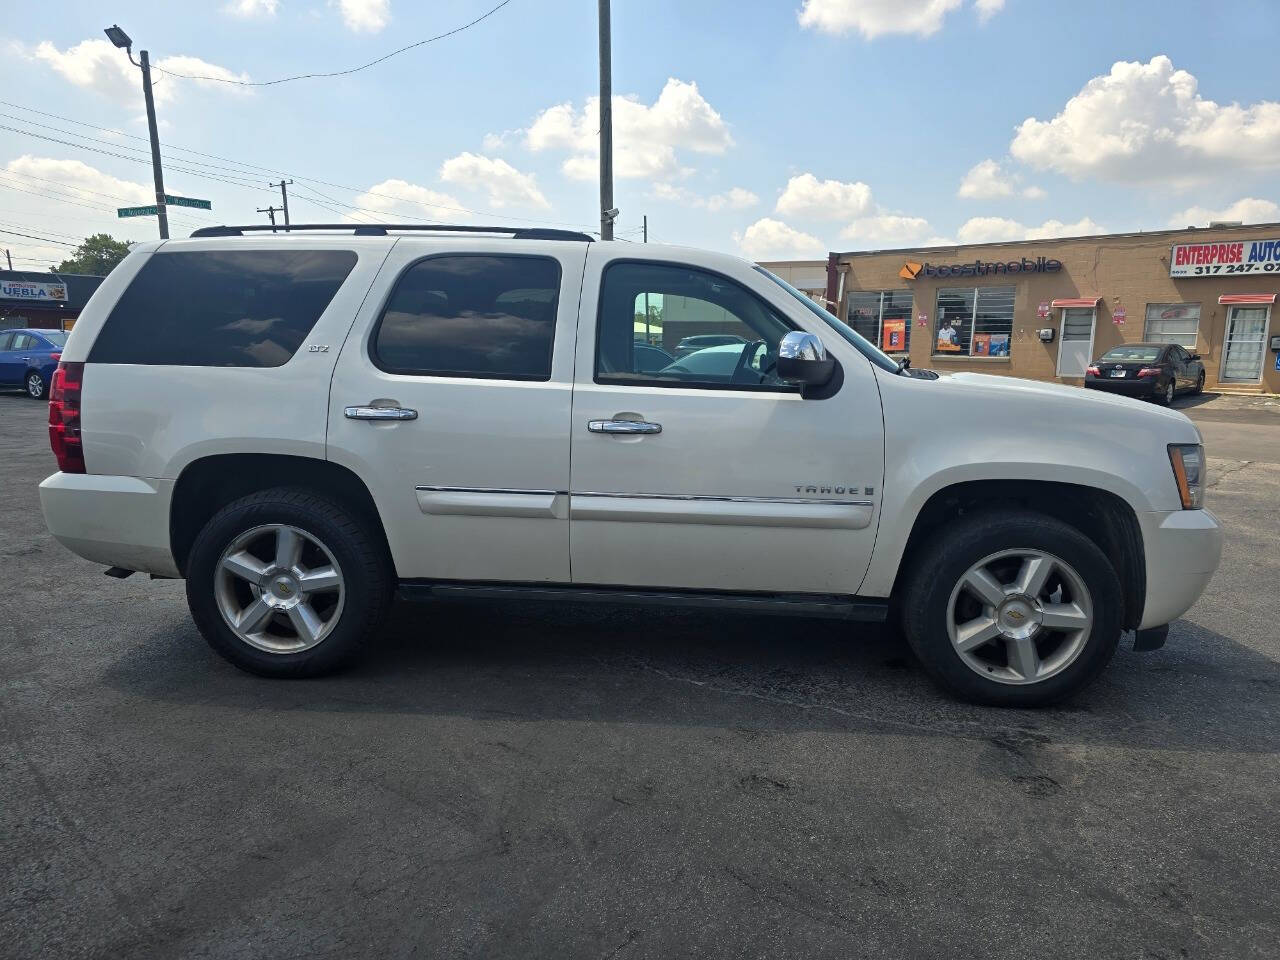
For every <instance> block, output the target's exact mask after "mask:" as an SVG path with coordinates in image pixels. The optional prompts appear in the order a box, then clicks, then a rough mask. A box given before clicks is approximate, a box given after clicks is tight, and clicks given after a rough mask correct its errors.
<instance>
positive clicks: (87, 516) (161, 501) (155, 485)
mask: <svg viewBox="0 0 1280 960" xmlns="http://www.w3.org/2000/svg"><path fill="white" fill-rule="evenodd" d="M173 483H174V482H173V481H172V480H149V479H144V478H140V477H114V476H106V475H102V474H92V473H55V474H53V475H51V476H49V477H47V478H46V479H45V481H44V482H43V483H42V484H40V508H41V509H42V510H43V511H44V522H45V524H46V525H47V526H48V527H49V532H50V533H52V534H53V535H54V537H55V538H56V539H57V540H58V542H59V543H61V544H62V545H63V546H64V547H66V548H67V549H68V550H70V551H71V552H72V553H76V554H79V555H80V556H82V557H84V558H85V559H86V560H92V561H93V562H94V563H101V564H104V565H106V566H112V567H124V568H125V569H126V570H140V571H142V572H144V573H155V574H159V575H161V576H166V577H176V576H178V575H179V574H178V565H177V564H176V563H174V560H173V552H172V550H171V549H170V547H169V502H170V500H171V499H172V497H173Z"/></svg>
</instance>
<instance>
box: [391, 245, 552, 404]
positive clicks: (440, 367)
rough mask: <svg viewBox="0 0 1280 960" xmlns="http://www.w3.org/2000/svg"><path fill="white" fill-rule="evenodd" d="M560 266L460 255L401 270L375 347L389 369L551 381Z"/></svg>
mask: <svg viewBox="0 0 1280 960" xmlns="http://www.w3.org/2000/svg"><path fill="white" fill-rule="evenodd" d="M559 294H560V264H559V262H558V261H556V260H553V259H551V258H550V257H522V256H495V257H490V256H482V255H473V254H467V255H459V256H444V257H429V258H427V259H426V260H419V261H418V262H417V263H415V264H413V265H412V266H411V267H409V269H408V270H406V271H405V272H404V273H403V274H401V276H400V279H399V281H398V282H397V283H396V287H395V290H394V291H392V294H391V299H390V300H389V301H387V306H386V309H385V310H383V313H382V318H381V319H380V320H379V321H378V327H377V329H376V330H375V331H374V335H373V341H372V343H371V344H370V354H371V356H372V358H373V362H374V363H376V364H377V365H378V366H379V367H381V368H382V369H383V370H386V371H387V372H389V373H404V374H416V375H420V376H435V377H490V378H501V379H506V380H550V379H551V348H552V343H553V341H554V339H555V329H556V305H557V303H558V301H559Z"/></svg>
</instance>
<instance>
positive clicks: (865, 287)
mask: <svg viewBox="0 0 1280 960" xmlns="http://www.w3.org/2000/svg"><path fill="white" fill-rule="evenodd" d="M1277 292H1280V224H1276V223H1271V224H1260V225H1257V226H1247V227H1245V226H1233V225H1226V226H1214V227H1209V228H1203V229H1196V228H1187V229H1184V230H1164V231H1156V232H1151V233H1129V234H1113V235H1107V236H1095V237H1072V238H1070V239H1060V240H1028V241H1018V242H1011V243H990V244H975V245H967V246H950V247H921V248H911V249H901V250H875V251H866V252H852V253H832V254H831V255H830V256H829V258H828V263H827V290H826V298H827V299H828V300H829V301H831V302H832V303H834V304H837V305H838V306H837V307H836V310H837V315H838V316H840V317H841V318H842V319H843V320H845V321H846V322H847V323H848V324H849V325H850V326H852V327H853V328H854V329H856V330H857V331H858V332H859V333H861V334H863V335H864V336H866V337H867V338H868V339H870V340H872V341H874V342H875V343H876V344H877V345H879V346H881V347H882V348H883V349H885V350H886V351H887V352H889V353H891V354H893V355H895V356H900V357H910V358H911V364H912V366H914V367H932V368H933V369H935V370H938V371H947V370H974V371H981V372H983V373H994V374H1004V375H1008V376H1015V377H1026V378H1029V379H1033V380H1058V381H1061V382H1064V383H1081V382H1083V376H1084V368H1085V367H1086V366H1087V365H1088V364H1089V362H1090V361H1091V360H1092V359H1094V358H1096V357H1097V356H1098V355H1100V354H1102V353H1104V352H1105V351H1106V350H1108V349H1110V348H1111V347H1113V346H1116V345H1117V344H1120V343H1124V342H1133V341H1140V340H1160V341H1166V342H1173V343H1179V344H1181V345H1183V346H1184V347H1186V349H1187V350H1188V351H1190V352H1192V353H1198V354H1200V356H1201V357H1202V358H1203V360H1204V366H1205V372H1206V378H1207V386H1208V387H1209V388H1210V389H1220V388H1221V389H1227V390H1234V391H1240V392H1255V393H1262V392H1265V393H1280V318H1277V316H1276V313H1277V311H1276V309H1275V301H1276V295H1277Z"/></svg>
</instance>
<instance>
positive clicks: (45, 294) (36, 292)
mask: <svg viewBox="0 0 1280 960" xmlns="http://www.w3.org/2000/svg"><path fill="white" fill-rule="evenodd" d="M0 299H4V300H66V299H67V285H66V284H65V283H41V282H39V281H36V280H5V281H2V282H0Z"/></svg>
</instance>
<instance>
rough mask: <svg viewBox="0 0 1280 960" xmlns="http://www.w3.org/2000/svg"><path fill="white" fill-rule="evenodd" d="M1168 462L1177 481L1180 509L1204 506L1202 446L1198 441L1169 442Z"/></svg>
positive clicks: (1193, 508)
mask: <svg viewBox="0 0 1280 960" xmlns="http://www.w3.org/2000/svg"><path fill="white" fill-rule="evenodd" d="M1169 462H1170V463H1171V464H1173V478H1174V479H1175V480H1176V481H1177V482H1178V496H1180V497H1181V498H1182V509H1183V510H1199V509H1200V508H1201V507H1203V506H1204V474H1205V469H1204V447H1203V446H1201V445H1200V444H1198V443H1171V444H1169Z"/></svg>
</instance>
